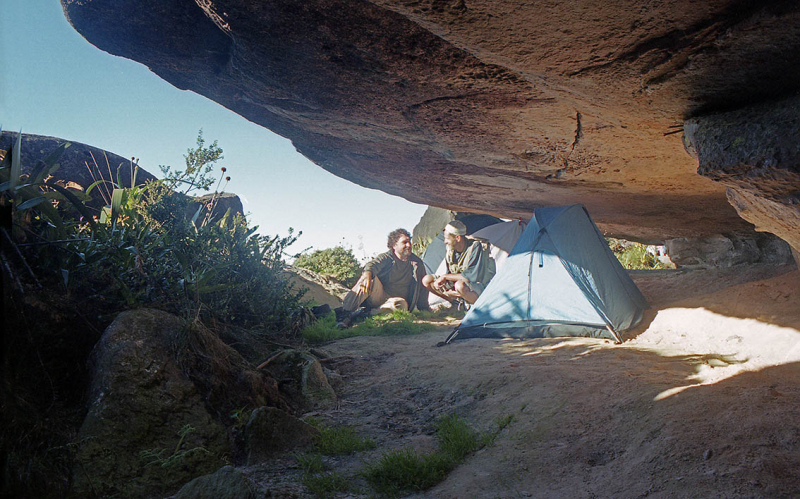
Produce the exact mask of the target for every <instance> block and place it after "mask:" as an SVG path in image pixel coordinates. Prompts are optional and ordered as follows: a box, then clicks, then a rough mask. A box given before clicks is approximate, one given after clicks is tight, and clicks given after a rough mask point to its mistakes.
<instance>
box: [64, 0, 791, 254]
mask: <svg viewBox="0 0 800 499" xmlns="http://www.w3.org/2000/svg"><path fill="white" fill-rule="evenodd" d="M62 5H63V6H64V10H65V13H66V16H67V18H68V20H69V22H70V23H71V24H72V25H73V26H74V27H75V29H77V30H78V31H79V32H80V33H81V34H82V35H83V36H84V37H86V39H87V40H89V41H90V42H91V43H93V44H95V45H97V46H98V47H100V48H102V49H103V50H106V51H108V52H110V53H112V54H115V55H119V56H122V57H127V58H131V59H134V60H137V61H139V62H141V63H143V64H145V65H147V66H148V67H149V68H150V69H151V70H152V71H153V72H154V73H156V74H158V75H159V76H160V77H162V78H164V79H165V80H167V81H169V82H170V83H172V84H173V85H175V86H176V87H178V88H181V89H190V90H192V91H194V92H197V93H199V94H201V95H205V96H206V97H208V98H210V99H213V100H215V101H217V102H219V103H220V104H222V105H224V106H226V107H227V108H229V109H231V110H233V111H234V112H236V113H238V114H240V115H242V116H244V117H245V118H247V119H249V120H251V121H253V122H255V123H259V124H261V125H263V126H265V127H267V128H269V129H271V130H273V131H274V132H276V133H278V134H280V135H282V136H284V137H288V138H289V139H291V140H292V141H293V143H294V145H295V147H296V148H297V150H298V151H300V152H301V153H302V154H304V155H305V156H307V157H308V158H310V159H311V160H312V161H314V162H315V163H317V164H318V165H320V166H321V167H323V168H325V169H326V170H328V171H331V172H332V173H334V174H336V175H339V176H340V177H343V178H346V179H349V180H351V181H353V182H356V183H358V184H361V185H364V186H367V187H372V188H377V189H381V190H384V191H386V192H388V193H390V194H396V195H400V196H403V197H405V198H406V199H409V200H411V201H413V202H417V203H424V204H432V205H436V206H440V207H443V208H446V209H453V210H458V211H468V212H483V213H492V214H495V215H499V216H504V217H509V218H516V217H526V216H528V215H529V214H530V211H531V210H532V209H533V208H535V207H537V206H543V205H562V204H571V203H583V204H585V205H586V206H587V207H588V208H589V211H590V212H591V214H592V216H593V218H594V220H595V221H596V222H597V223H598V225H600V227H601V228H602V229H603V230H604V231H605V232H607V233H608V234H609V235H614V236H618V237H624V238H626V239H632V240H638V241H642V242H658V241H660V240H663V239H664V238H676V237H701V236H704V235H707V234H710V233H720V232H726V233H731V232H738V233H745V232H748V231H752V227H751V226H750V224H748V223H747V222H745V221H744V220H743V219H742V218H740V217H739V216H738V215H737V209H735V208H734V207H733V206H731V205H730V204H729V203H728V195H727V194H726V192H727V189H726V185H723V183H720V182H712V181H710V180H709V179H707V178H705V177H703V176H699V175H697V162H696V161H695V160H693V159H692V158H691V157H690V156H688V155H687V154H686V153H685V152H684V150H683V147H682V143H681V137H680V135H679V134H680V133H681V131H682V125H683V123H684V121H685V120H686V119H688V118H699V119H702V118H703V117H705V116H709V115H711V114H712V113H716V112H720V111H729V110H736V109H739V108H742V107H745V106H753V105H754V104H758V103H762V102H767V101H770V100H774V99H781V98H786V97H787V96H790V95H792V94H793V93H794V92H796V91H797V90H798V88H800V87H799V86H798V82H800V65H798V64H796V60H795V59H796V56H795V54H797V52H798V49H800V4H798V2H795V1H790V0H771V1H763V2H746V1H741V0H711V1H707V2H694V1H690V0H676V1H672V2H646V3H645V2H637V1H634V0H625V1H621V2H612V3H609V2H603V1H600V0H575V1H572V0H571V1H566V0H547V1H542V2H529V3H519V2H509V1H488V0H456V1H453V2H442V1H441V0H422V1H417V0H414V1H412V0H373V1H366V0H361V1H347V2H345V1H340V0H308V1H304V2H302V3H298V2H295V1H290V0H271V1H260V0H259V1H256V0H203V1H199V0H198V1H196V2H187V1H181V0H135V1H129V2H117V1H114V0H62ZM770 133H771V132H770ZM701 168H704V166H703V165H702V164H701ZM762 181H763V176H762V178H743V179H742V181H741V182H740V183H739V186H738V187H736V190H737V191H739V192H743V191H747V192H748V193H750V194H753V195H757V196H758V197H761V198H764V197H765V196H764V195H763V193H762V192H761V189H762ZM787 182H791V183H793V184H795V187H796V180H794V179H793V178H790V179H787ZM739 204H741V203H739ZM737 208H739V205H738V204H737ZM750 211H751V212H752V211H754V209H751V210H750ZM739 212H740V213H741V212H742V210H741V209H740V208H739ZM759 213H761V215H759V216H760V217H762V218H763V219H765V220H767V221H769V223H765V222H759V224H760V225H761V226H762V227H767V226H768V225H769V226H779V225H781V223H782V222H781V221H780V218H782V217H783V216H784V213H785V212H780V213H777V214H776V213H775V210H772V209H770V208H767V207H765V206H764V205H760V207H759ZM776 217H777V219H776ZM788 229H789V231H790V232H791V233H792V234H797V232H796V229H794V228H791V227H789V228H788ZM776 230H777V229H776ZM781 230H783V229H781ZM781 234H783V235H782V237H784V238H787V240H788V239H789V238H790V237H789V236H788V235H785V234H786V232H782V233H781ZM792 237H794V236H792Z"/></svg>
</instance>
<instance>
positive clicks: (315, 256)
mask: <svg viewBox="0 0 800 499" xmlns="http://www.w3.org/2000/svg"><path fill="white" fill-rule="evenodd" d="M294 266H295V267H300V268H304V269H308V270H312V271H314V272H317V273H319V274H324V275H327V276H330V277H332V278H333V279H335V280H336V281H338V282H339V283H341V284H343V285H345V286H347V287H350V286H352V285H354V284H355V282H356V280H357V279H358V276H359V275H360V274H361V265H359V263H358V260H357V259H356V257H355V255H353V250H351V249H344V248H343V247H341V246H336V247H334V248H327V249H323V250H316V251H314V252H313V253H310V254H304V255H300V256H298V257H297V259H296V260H295V261H294Z"/></svg>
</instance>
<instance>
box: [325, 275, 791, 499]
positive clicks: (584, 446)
mask: <svg viewBox="0 0 800 499" xmlns="http://www.w3.org/2000/svg"><path fill="white" fill-rule="evenodd" d="M786 270H787V269H777V270H774V269H773V270H771V269H761V270H760V271H758V270H757V271H754V272H756V273H755V274H753V275H749V276H748V275H746V274H747V272H743V271H741V270H739V271H738V272H737V271H717V272H716V275H709V274H708V273H697V272H695V273H671V274H662V275H660V276H659V275H655V274H647V275H642V276H636V280H637V281H638V283H639V285H640V287H641V288H642V290H643V292H645V294H646V295H647V297H648V299H649V300H650V301H651V304H653V305H654V310H652V311H651V312H650V314H649V315H648V317H647V320H646V321H645V322H646V323H645V324H643V325H642V326H641V327H640V328H639V330H637V331H634V332H633V333H632V334H631V335H630V336H635V337H634V338H633V339H630V340H628V341H626V342H625V343H624V344H623V345H621V346H616V345H613V344H611V343H610V342H607V341H603V340H592V339H536V340H527V341H498V340H489V339H472V340H462V341H456V342H454V343H453V344H451V345H448V346H446V347H441V348H437V347H435V346H434V345H435V344H436V343H437V342H438V341H441V340H442V339H443V338H444V337H445V336H446V334H447V332H449V329H448V328H440V329H439V330H437V331H435V332H431V333H427V334H424V335H419V336H413V337H406V338H385V337H384V338H381V337H365V338H351V339H347V340H342V341H338V342H335V343H333V344H331V345H328V346H327V347H326V349H327V350H328V351H330V352H331V354H333V355H335V356H349V357H351V359H346V360H344V361H342V362H339V363H337V365H336V366H335V368H336V369H337V370H338V371H339V372H340V373H341V374H342V375H343V376H344V378H345V387H344V389H343V391H342V393H341V406H340V408H339V409H338V410H335V411H330V412H328V413H326V414H324V415H323V416H324V417H325V418H327V419H329V420H330V421H331V422H334V423H338V424H346V425H352V426H355V427H357V428H359V431H360V432H361V433H362V434H367V435H370V436H372V437H373V438H374V439H375V440H376V441H377V442H378V444H379V449H378V450H376V451H375V452H374V453H373V454H371V455H369V456H366V457H364V456H362V457H360V458H359V460H358V461H359V463H360V465H362V466H363V462H362V461H361V460H362V459H367V460H371V459H374V458H377V457H378V456H379V454H380V452H382V451H385V450H388V449H394V448H400V447H407V446H413V447H415V448H417V449H418V450H420V451H422V452H424V451H427V450H430V449H432V448H434V446H435V442H434V439H433V436H432V432H433V424H434V422H435V421H436V419H437V418H438V417H439V416H441V415H444V414H448V413H457V414H459V415H461V416H463V417H465V418H466V419H467V420H468V421H469V422H470V423H471V424H472V425H474V426H475V427H477V428H479V429H481V430H485V431H489V430H492V429H493V428H494V425H495V424H496V421H497V420H498V419H500V418H503V417H506V416H509V415H512V416H513V417H514V419H513V422H512V423H511V424H510V425H508V426H507V427H506V428H505V429H504V430H502V432H500V433H499V435H498V438H497V439H496V441H495V442H494V444H492V445H491V446H489V447H486V448H484V449H483V450H481V451H479V452H477V453H476V454H475V455H473V456H472V457H470V458H469V459H468V460H467V461H466V462H465V463H464V464H462V465H461V466H459V467H458V468H457V469H456V470H455V471H453V472H452V473H451V474H450V475H449V476H448V477H447V479H446V480H445V481H444V482H442V483H441V484H439V485H438V486H436V487H434V488H433V489H431V490H429V491H426V492H425V493H424V494H419V495H417V496H415V497H435V498H473V497H474V498H512V497H569V498H583V497H585V498H589V497H609V498H611V497H613V498H620V497H622V498H628V497H630V498H636V497H663V498H668V497H669V498H672V497H698V498H700V497H703V498H705V497H730V498H738V497H796V495H797V494H798V492H799V491H800V452H798V444H799V443H800V273H799V272H797V271H794V272H791V273H784V274H782V275H778V274H781V272H785V271H786ZM758 272H761V273H760V274H759V273H758ZM772 275H777V277H771V278H769V279H762V280H757V281H754V282H747V281H748V280H752V278H754V277H770V276H772ZM709 283H713V286H712V285H711V284H709ZM630 336H629V337H630ZM341 464H342V466H351V467H355V466H358V465H359V464H358V463H355V464H353V463H346V462H344V461H343V462H342V463H341Z"/></svg>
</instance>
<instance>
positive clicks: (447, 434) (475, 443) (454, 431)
mask: <svg viewBox="0 0 800 499" xmlns="http://www.w3.org/2000/svg"><path fill="white" fill-rule="evenodd" d="M436 438H437V439H438V440H439V446H440V448H441V449H442V452H445V453H447V454H448V455H450V456H451V457H452V458H453V459H455V460H456V461H462V460H463V459H464V458H465V457H466V456H467V455H468V454H470V453H471V452H475V451H476V450H478V449H480V448H481V447H483V441H482V437H481V434H480V432H478V431H477V430H475V429H474V428H472V427H470V426H469V425H467V423H466V422H465V421H464V420H463V419H461V418H459V417H458V416H454V415H453V416H445V417H443V418H442V419H441V420H440V421H439V424H438V425H437V428H436Z"/></svg>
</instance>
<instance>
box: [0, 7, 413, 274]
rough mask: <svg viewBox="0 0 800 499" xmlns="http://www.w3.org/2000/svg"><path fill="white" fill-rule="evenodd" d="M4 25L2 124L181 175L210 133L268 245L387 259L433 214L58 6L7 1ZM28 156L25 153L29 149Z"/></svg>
mask: <svg viewBox="0 0 800 499" xmlns="http://www.w3.org/2000/svg"><path fill="white" fill-rule="evenodd" d="M2 14H3V15H2V16H0V65H1V66H2V68H3V71H2V72H0V125H2V127H3V130H14V131H19V130H22V132H23V133H32V134H38V135H50V136H54V137H60V138H64V139H67V140H72V141H76V142H83V143H85V144H90V145H93V146H96V147H100V148H102V149H106V150H108V151H111V152H114V153H116V154H119V155H120V156H122V157H132V156H134V157H137V158H139V164H140V165H141V166H142V167H143V168H145V169H146V170H148V171H149V172H150V173H153V174H154V175H159V174H160V170H159V168H158V165H171V166H172V167H173V168H179V169H182V168H183V165H184V160H183V155H184V154H185V153H186V150H187V149H188V148H189V147H193V146H194V145H195V139H196V137H197V132H198V130H200V129H201V128H202V129H203V135H204V137H205V138H206V140H207V142H211V141H212V140H218V142H219V145H220V147H222V149H223V150H224V156H225V159H224V160H223V161H221V162H220V163H219V165H218V166H225V167H227V169H228V174H229V175H230V176H231V182H230V184H229V185H228V187H227V189H226V190H227V191H228V192H234V193H236V194H238V195H239V196H240V197H241V198H242V202H243V203H244V207H245V211H247V212H249V213H250V216H249V219H250V221H251V222H252V223H254V224H256V225H258V226H259V227H260V229H259V232H260V233H262V234H269V235H274V234H281V235H285V234H286V233H287V229H288V228H289V227H293V228H294V229H295V230H301V231H303V235H302V236H301V238H300V240H299V241H298V242H297V243H296V244H295V246H294V247H292V250H293V251H299V250H300V249H303V248H306V247H308V246H313V247H314V248H328V247H332V246H335V245H338V244H342V245H344V246H345V247H350V248H352V249H353V251H354V253H355V254H356V256H358V257H359V258H364V257H366V256H371V255H373V254H376V253H378V252H381V251H385V243H386V234H387V233H388V232H389V231H390V230H392V229H395V228H397V227H405V228H407V229H408V230H409V231H410V230H411V229H412V228H413V226H414V225H415V224H416V222H417V221H418V220H419V218H420V216H422V213H423V212H424V211H425V206H421V205H416V204H412V203H409V202H408V201H406V200H404V199H402V198H398V197H395V196H390V195H388V194H385V193H383V192H380V191H376V190H372V189H365V188H363V187H360V186H358V185H355V184H353V183H351V182H348V181H346V180H343V179H340V178H338V177H336V176H334V175H332V174H330V173H328V172H326V171H325V170H323V169H322V168H320V167H318V166H316V165H314V164H313V163H311V162H310V161H308V160H307V159H306V158H304V157H303V156H301V155H300V154H298V153H297V152H296V151H295V150H294V147H293V146H292V144H291V142H289V141H288V140H286V139H284V138H282V137H280V136H278V135H276V134H274V133H272V132H270V131H269V130H267V129H266V128H263V127H261V126H259V125H255V124H253V123H251V122H249V121H247V120H245V119H244V118H242V117H241V116H239V115H237V114H234V113H233V112H231V111H229V110H227V109H225V108H223V107H222V106H220V105H219V104H217V103H215V102H213V101H210V100H208V99H206V98H205V97H202V96H199V95H197V94H195V93H192V92H187V91H182V90H178V89H177V88H175V87H173V86H171V85H170V84H168V83H167V82H165V81H163V80H161V79H160V78H158V77H157V76H156V75H154V74H153V73H151V72H150V71H149V70H148V69H147V68H146V67H145V66H143V65H141V64H139V63H136V62H133V61H130V60H128V59H123V58H119V57H115V56H112V55H110V54H108V53H106V52H103V51H101V50H100V49H98V48H97V47H95V46H93V45H91V44H89V43H88V42H87V41H86V40H84V39H83V37H81V36H80V34H78V32H76V31H75V30H74V29H73V28H72V27H71V26H70V25H69V23H67V21H66V18H65V17H64V14H63V12H62V10H61V4H60V3H59V2H58V0H3V9H2ZM23 147H24V146H23Z"/></svg>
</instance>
